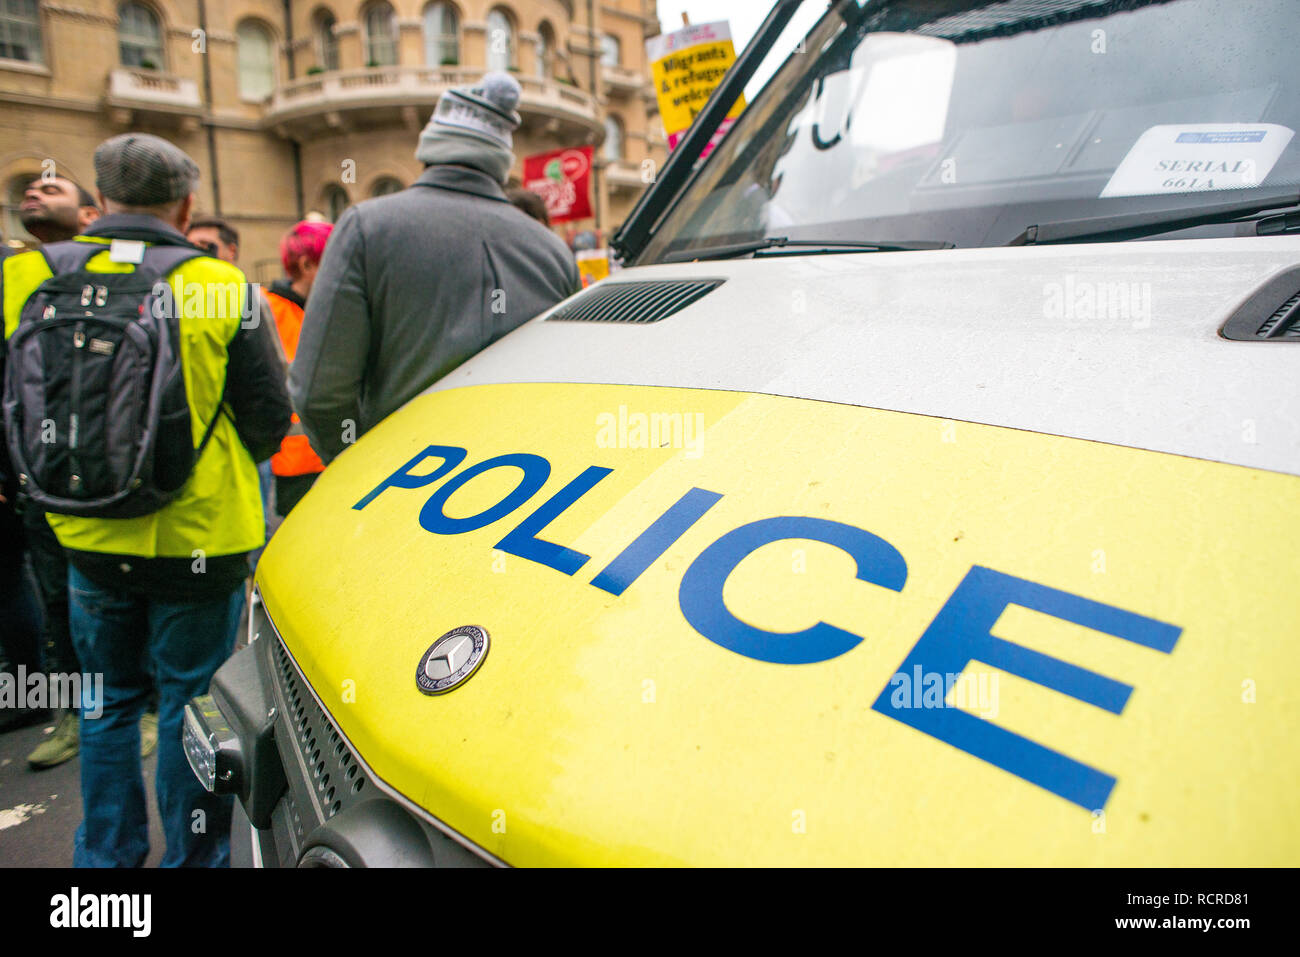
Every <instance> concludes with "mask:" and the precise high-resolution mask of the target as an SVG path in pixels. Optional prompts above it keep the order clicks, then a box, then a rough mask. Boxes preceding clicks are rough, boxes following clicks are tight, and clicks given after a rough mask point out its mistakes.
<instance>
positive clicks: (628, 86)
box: [601, 63, 650, 94]
mask: <svg viewBox="0 0 1300 957" xmlns="http://www.w3.org/2000/svg"><path fill="white" fill-rule="evenodd" d="M601 72H602V74H603V75H604V77H605V82H606V83H607V84H609V88H610V89H611V90H612V91H613V92H615V93H626V94H635V93H641V92H643V91H645V90H646V89H647V88H648V87H649V84H650V81H649V80H647V79H646V78H645V77H644V76H642V75H641V74H639V73H637V72H635V71H634V70H629V69H626V68H625V67H621V66H610V65H609V64H608V63H605V64H602V65H601Z"/></svg>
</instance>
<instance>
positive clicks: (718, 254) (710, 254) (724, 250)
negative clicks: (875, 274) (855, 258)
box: [663, 236, 953, 263]
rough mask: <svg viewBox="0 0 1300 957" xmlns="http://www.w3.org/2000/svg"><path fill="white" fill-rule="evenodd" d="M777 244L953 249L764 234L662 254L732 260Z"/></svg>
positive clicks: (672, 259) (678, 259)
mask: <svg viewBox="0 0 1300 957" xmlns="http://www.w3.org/2000/svg"><path fill="white" fill-rule="evenodd" d="M778 246H798V247H800V248H810V249H820V250H822V251H824V252H861V251H863V250H871V251H872V252H911V251H914V250H924V249H952V248H953V244H952V243H945V242H934V241H929V240H924V241H920V240H918V241H916V242H912V241H898V242H887V243H872V242H865V241H862V240H857V239H790V238H788V237H786V236H767V237H764V238H763V239H753V240H750V241H749V242H744V243H728V244H726V245H721V246H700V247H699V248H698V249H683V250H681V251H680V252H675V253H669V254H668V255H666V256H664V258H663V262H665V263H685V262H694V261H696V260H697V259H732V258H734V257H736V256H744V255H745V254H746V253H757V252H762V251H763V250H764V249H772V248H775V247H778Z"/></svg>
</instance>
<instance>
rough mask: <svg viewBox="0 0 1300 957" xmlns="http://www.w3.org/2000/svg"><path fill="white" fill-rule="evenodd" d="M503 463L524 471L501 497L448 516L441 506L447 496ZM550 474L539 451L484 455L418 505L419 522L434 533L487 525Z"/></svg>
mask: <svg viewBox="0 0 1300 957" xmlns="http://www.w3.org/2000/svg"><path fill="white" fill-rule="evenodd" d="M507 466H512V467H514V468H517V469H519V470H520V471H522V472H523V473H524V474H523V477H522V478H521V479H520V480H519V485H518V486H516V488H515V489H514V491H512V492H511V493H510V494H509V495H507V496H506V497H505V498H503V499H502V500H501V501H499V502H497V503H496V504H495V505H493V506H492V507H490V508H488V509H485V510H484V511H482V512H479V513H478V514H477V515H470V516H468V517H467V518H449V517H448V516H447V515H446V514H445V513H444V512H443V506H445V505H446V504H447V499H449V498H450V497H451V496H452V493H454V492H455V491H456V490H457V489H458V488H460V487H461V486H463V485H465V483H467V482H468V481H469V480H470V479H472V478H474V477H475V476H477V475H482V474H483V473H484V472H487V471H490V470H491V469H499V468H505V467H507ZM550 474H551V463H550V462H548V461H546V459H544V458H542V457H541V456H540V455H530V454H527V453H524V452H516V453H512V454H510V455H498V456H497V457H496V458H491V459H487V460H486V461H483V462H480V463H478V465H471V466H470V467H469V468H467V469H466V470H465V471H463V472H461V473H460V474H459V475H457V476H455V477H454V478H452V479H449V480H448V481H447V483H446V484H445V485H443V486H442V487H441V488H440V489H438V491H436V492H434V493H433V494H432V495H430V496H429V500H428V501H427V502H425V503H424V508H422V509H420V525H421V526H422V527H423V528H424V530H425V531H428V532H433V533H434V534H437V535H461V534H464V533H465V532H472V531H474V530H475V529H479V528H482V527H483V526H485V525H491V524H492V523H493V522H495V521H497V520H498V519H501V518H504V517H505V516H507V515H509V514H510V513H511V512H513V511H514V510H515V509H517V508H518V507H519V506H520V505H523V504H524V502H526V501H528V500H529V499H530V498H532V497H533V496H534V495H535V494H536V493H537V491H538V489H540V488H541V487H542V486H543V485H545V484H546V479H547V478H548V477H549V476H550Z"/></svg>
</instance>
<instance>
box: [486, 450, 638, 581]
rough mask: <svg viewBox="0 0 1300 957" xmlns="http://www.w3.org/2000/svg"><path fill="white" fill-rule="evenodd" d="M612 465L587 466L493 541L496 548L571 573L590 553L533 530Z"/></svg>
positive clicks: (552, 516) (591, 485) (592, 484)
mask: <svg viewBox="0 0 1300 957" xmlns="http://www.w3.org/2000/svg"><path fill="white" fill-rule="evenodd" d="M612 471H613V469H605V468H600V467H599V466H595V465H593V466H591V467H590V468H588V469H587V470H586V471H585V472H583V473H582V474H581V475H579V476H578V477H577V478H576V479H574V480H573V481H572V482H570V483H569V484H568V485H566V486H564V488H562V489H560V490H559V491H558V492H556V493H555V494H554V495H552V496H551V497H550V498H549V499H547V500H546V502H544V503H543V504H542V505H541V506H539V507H538V509H537V511H535V512H533V514H531V515H529V516H528V517H527V518H526V519H524V520H523V521H522V522H520V523H519V524H518V525H517V526H516V527H515V528H514V530H513V531H511V532H510V533H509V534H508V535H506V537H505V538H503V539H501V541H499V542H497V548H499V549H501V550H502V551H503V552H509V553H510V554H511V555H518V556H519V557H520V558H526V559H528V560H529V561H530V562H537V563H538V564H539V565H549V566H550V567H551V568H554V569H556V570H557V571H562V572H564V574H566V575H572V574H573V573H574V572H576V571H577V570H578V569H579V568H581V567H582V566H583V565H585V564H586V563H587V559H589V558H590V557H591V556H590V555H584V554H583V553H582V552H579V551H576V550H574V549H572V548H565V547H564V546H562V545H556V544H555V543H554V542H546V541H543V540H542V539H540V538H538V537H537V533H538V532H540V531H541V530H542V529H544V528H545V527H546V526H547V525H549V524H551V522H553V521H555V519H557V518H558V517H559V516H560V515H561V514H562V513H563V512H564V510H565V509H567V508H568V507H569V506H570V505H572V504H573V503H574V502H576V501H577V500H578V499H580V498H582V496H584V495H586V494H587V492H589V491H590V490H591V488H592V487H593V486H594V485H595V484H596V483H597V482H599V481H600V480H601V479H603V478H604V477H605V476H606V475H608V474H609V473H610V472H612Z"/></svg>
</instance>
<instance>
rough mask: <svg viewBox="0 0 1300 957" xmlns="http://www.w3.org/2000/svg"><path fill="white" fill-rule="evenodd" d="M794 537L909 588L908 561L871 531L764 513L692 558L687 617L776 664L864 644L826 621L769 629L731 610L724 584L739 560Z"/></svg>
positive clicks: (878, 580) (733, 646)
mask: <svg viewBox="0 0 1300 957" xmlns="http://www.w3.org/2000/svg"><path fill="white" fill-rule="evenodd" d="M791 538H806V539H811V540H813V541H818V542H825V543H826V544H828V545H834V546H835V547H836V548H840V549H842V550H844V551H846V552H848V553H849V555H851V556H852V557H853V559H854V560H855V561H856V562H857V565H858V568H857V576H856V577H857V578H858V580H859V581H865V582H871V583H872V584H875V585H879V586H881V587H882V588H889V589H891V590H893V591H902V590H903V584H904V583H905V582H906V581H907V562H905V561H904V560H903V556H902V555H900V554H899V553H898V549H896V548H894V546H893V545H891V544H889V542H887V541H885V540H884V539H883V538H880V537H878V536H876V535H872V534H871V533H870V532H868V531H864V530H863V529H861V528H856V527H854V526H852V525H845V524H843V523H841V522H832V521H830V520H828V519H824V518H806V517H792V516H781V517H779V518H765V519H762V520H761V521H757V522H750V523H749V524H748V525H742V526H741V527H740V528H737V529H733V530H732V531H730V532H728V533H727V534H726V535H723V536H722V537H721V538H719V539H718V540H717V541H716V542H714V543H713V544H712V545H710V546H709V547H708V548H706V549H705V550H704V551H703V552H701V553H700V556H699V557H698V558H696V559H695V561H694V562H692V563H691V566H690V568H688V569H687V570H686V574H685V575H684V576H682V585H681V589H680V591H679V592H678V601H679V602H680V604H681V608H682V614H683V615H685V616H686V620H687V621H689V622H690V623H691V626H692V627H693V628H694V629H695V630H696V631H698V632H699V633H700V634H701V635H703V636H704V637H705V638H707V639H709V640H710V641H712V642H716V643H717V644H719V645H721V646H722V647H723V648H726V649H728V650H729V651H734V652H736V653H737V654H741V655H746V656H747V657H750V658H757V659H758V660H759V661H771V662H774V663H776V664H784V665H801V664H810V663H812V662H816V661H827V660H829V659H831V658H835V657H837V656H839V655H842V654H844V653H845V652H846V651H848V650H849V649H851V648H853V647H854V646H855V645H857V644H858V643H859V642H860V641H862V636H861V635H855V634H853V633H852V632H848V631H844V630H843V629H840V628H835V627H834V626H832V625H828V624H826V623H825V622H824V621H819V622H817V624H815V625H813V626H812V627H811V628H806V629H804V630H803V631H794V632H777V631H764V630H763V629H761V628H755V627H754V626H753V625H749V624H746V623H745V622H743V621H741V620H740V619H739V618H737V617H736V616H735V615H733V614H732V613H731V612H730V611H729V610H728V609H727V606H726V604H725V603H724V602H723V600H722V589H723V586H724V585H726V583H727V578H728V576H730V575H731V573H732V571H733V570H734V569H735V568H736V566H737V565H739V564H740V563H741V561H742V560H743V559H744V558H745V557H746V556H748V555H749V554H750V553H752V552H754V551H756V550H757V549H759V548H761V547H762V546H764V545H768V544H770V543H772V542H779V541H782V540H784V539H791Z"/></svg>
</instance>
